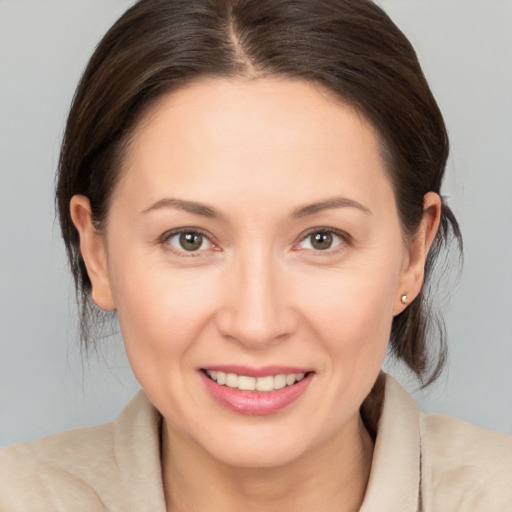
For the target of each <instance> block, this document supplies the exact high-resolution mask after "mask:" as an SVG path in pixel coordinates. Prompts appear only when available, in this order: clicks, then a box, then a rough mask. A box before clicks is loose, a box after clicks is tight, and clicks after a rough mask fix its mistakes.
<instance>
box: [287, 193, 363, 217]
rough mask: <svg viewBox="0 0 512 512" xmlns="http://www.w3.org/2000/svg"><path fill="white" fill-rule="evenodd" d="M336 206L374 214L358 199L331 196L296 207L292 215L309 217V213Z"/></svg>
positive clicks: (312, 213)
mask: <svg viewBox="0 0 512 512" xmlns="http://www.w3.org/2000/svg"><path fill="white" fill-rule="evenodd" d="M335 208H357V209H358V210H361V211H362V212H364V213H366V214H368V215H371V214H372V212H371V210H370V209H369V208H367V207H366V206H363V205H362V204H361V203H359V202H357V201H354V200H353V199H349V198H347V197H331V198H329V199H325V200H324V201H319V202H317V203H312V204H308V205H306V206H302V207H300V208H297V209H295V210H294V211H293V213H292V217H294V218H302V217H307V216H309V215H314V214H315V213H319V212H321V211H323V210H332V209H335Z"/></svg>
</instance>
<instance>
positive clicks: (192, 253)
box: [158, 227, 220, 258]
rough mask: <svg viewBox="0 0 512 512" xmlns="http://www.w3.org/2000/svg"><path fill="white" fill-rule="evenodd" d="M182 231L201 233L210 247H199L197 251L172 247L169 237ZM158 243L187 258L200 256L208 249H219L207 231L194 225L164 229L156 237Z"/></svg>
mask: <svg viewBox="0 0 512 512" xmlns="http://www.w3.org/2000/svg"><path fill="white" fill-rule="evenodd" d="M183 233H195V234H197V235H201V236H202V237H204V238H205V239H206V240H207V241H208V242H209V244H210V247H208V248H207V249H200V250H197V251H185V250H184V249H183V250H180V249H179V248H177V247H174V246H173V245H171V244H170V243H169V239H171V238H173V237H175V236H177V235H181V234H183ZM158 243H159V244H161V245H162V246H164V247H165V249H166V250H168V251H171V252H173V253H174V254H176V255H177V256H180V257H187V258H190V257H192V258H193V257H197V256H201V255H202V254H204V253H205V252H206V251H208V250H216V251H218V250H220V249H219V247H218V246H217V244H216V243H215V242H214V241H213V237H212V236H211V235H210V234H209V233H207V232H206V231H204V230H203V229H201V228H195V227H183V228H176V229H170V230H169V231H166V232H165V233H163V234H162V235H161V236H160V237H159V238H158Z"/></svg>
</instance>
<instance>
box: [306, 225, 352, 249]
mask: <svg viewBox="0 0 512 512" xmlns="http://www.w3.org/2000/svg"><path fill="white" fill-rule="evenodd" d="M343 242H344V239H343V238H342V236H341V235H338V234H336V233H335V232H333V231H332V230H328V229H317V230H316V231H312V232H310V233H308V234H307V235H306V236H305V237H304V238H303V239H302V240H301V241H300V242H299V245H298V246H299V248H300V249H310V250H313V251H328V250H329V249H334V248H336V247H338V246H339V245H341V244H342V243H343Z"/></svg>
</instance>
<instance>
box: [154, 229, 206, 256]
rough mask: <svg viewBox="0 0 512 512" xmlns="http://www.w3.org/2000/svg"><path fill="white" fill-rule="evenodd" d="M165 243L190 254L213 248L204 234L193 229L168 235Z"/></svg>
mask: <svg viewBox="0 0 512 512" xmlns="http://www.w3.org/2000/svg"><path fill="white" fill-rule="evenodd" d="M164 242H165V243H167V244H168V245H170V246H171V247H172V248H173V249H176V250H177V251H179V252H188V253H197V252H199V251H204V250H206V249H209V248H211V247H212V246H213V244H212V243H211V242H210V240H209V239H208V238H207V237H206V236H205V235H204V234H203V233H201V232H199V231H194V230H192V229H190V230H181V231H177V232H174V233H168V234H167V235H165V237H164Z"/></svg>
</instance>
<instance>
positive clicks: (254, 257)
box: [219, 246, 293, 346]
mask: <svg viewBox="0 0 512 512" xmlns="http://www.w3.org/2000/svg"><path fill="white" fill-rule="evenodd" d="M229 272H230V276H229V280H230V283H231V286H229V290H230V297H229V298H227V301H226V307H225V310H224V311H223V312H222V315H221V322H220V325H219V327H220V329H221V332H222V333H223V334H224V335H225V336H227V337H229V338H232V339H236V340H237V341H238V342H240V343H242V344H245V345H250V346H266V345H267V344H268V343H270V342H272V341H275V340H278V339H282V338H283V337H284V336H285V335H287V334H290V333H291V331H292V330H293V318H292V317H293V314H292V312H291V310H290V308H289V306H288V300H287V297H286V293H285V290H283V286H284V279H283V275H282V269H281V268H280V264H279V261H278V259H277V258H276V257H275V255H273V254H272V251H270V250H265V249H264V248H255V247H254V246H253V247H251V248H248V249H247V250H244V251H241V252H240V253H239V254H238V255H237V256H236V258H235V261H233V262H232V266H231V268H230V270H229Z"/></svg>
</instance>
